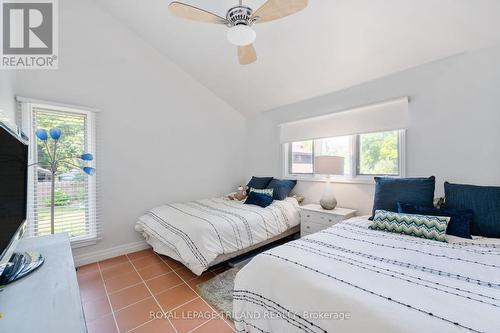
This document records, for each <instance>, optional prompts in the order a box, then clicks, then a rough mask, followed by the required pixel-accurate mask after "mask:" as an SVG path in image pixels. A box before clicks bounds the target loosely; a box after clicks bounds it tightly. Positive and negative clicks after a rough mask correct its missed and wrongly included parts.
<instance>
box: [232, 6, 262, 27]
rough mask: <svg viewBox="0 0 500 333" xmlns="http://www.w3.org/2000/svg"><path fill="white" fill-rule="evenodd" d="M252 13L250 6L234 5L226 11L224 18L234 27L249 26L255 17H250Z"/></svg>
mask: <svg viewBox="0 0 500 333" xmlns="http://www.w3.org/2000/svg"><path fill="white" fill-rule="evenodd" d="M252 14H253V10H252V8H249V7H245V6H236V7H233V8H231V9H229V10H228V11H227V14H226V20H227V22H228V25H229V26H230V27H234V26H236V25H247V26H251V25H252V24H254V23H255V21H256V19H255V18H252Z"/></svg>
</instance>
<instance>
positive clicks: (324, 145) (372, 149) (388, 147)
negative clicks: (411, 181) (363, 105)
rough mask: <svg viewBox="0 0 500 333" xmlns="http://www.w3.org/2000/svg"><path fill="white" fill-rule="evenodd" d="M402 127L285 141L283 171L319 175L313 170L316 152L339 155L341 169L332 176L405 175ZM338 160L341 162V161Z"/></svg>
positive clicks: (353, 178)
mask: <svg viewBox="0 0 500 333" xmlns="http://www.w3.org/2000/svg"><path fill="white" fill-rule="evenodd" d="M404 134H405V131H404V130H393V131H385V132H376V133H366V134H357V135H348V136H339V137H332V138H322V139H314V140H307V141H300V142H292V143H285V144H284V148H285V149H284V152H285V154H284V174H285V176H288V177H293V178H297V177H300V178H302V179H315V178H322V177H323V176H325V175H319V174H318V173H315V166H314V161H315V159H316V158H317V157H319V156H338V157H342V158H343V160H344V168H343V169H344V172H343V174H340V175H331V176H332V178H333V179H334V180H345V181H349V180H351V181H371V180H372V179H373V176H377V175H384V176H394V177H402V176H404V173H405V170H404V149H403V148H404ZM340 163H341V162H340Z"/></svg>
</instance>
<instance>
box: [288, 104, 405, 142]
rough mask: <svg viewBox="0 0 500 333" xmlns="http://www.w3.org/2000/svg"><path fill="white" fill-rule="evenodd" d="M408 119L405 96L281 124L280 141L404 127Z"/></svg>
mask: <svg viewBox="0 0 500 333" xmlns="http://www.w3.org/2000/svg"><path fill="white" fill-rule="evenodd" d="M409 122H410V114H409V109H408V97H403V98H398V99H396V100H391V101H387V102H382V103H377V104H372V105H369V106H364V107H359V108H355V109H350V110H346V111H340V112H336V113H331V114H328V115H323V116H319V117H314V118H308V119H304V120H299V121H294V122H288V123H283V124H280V125H279V126H280V141H281V143H287V142H294V141H301V140H308V139H317V138H327V137H336V136H344V135H352V134H359V133H370V132H379V131H389V130H395V129H405V128H407V127H408V125H409Z"/></svg>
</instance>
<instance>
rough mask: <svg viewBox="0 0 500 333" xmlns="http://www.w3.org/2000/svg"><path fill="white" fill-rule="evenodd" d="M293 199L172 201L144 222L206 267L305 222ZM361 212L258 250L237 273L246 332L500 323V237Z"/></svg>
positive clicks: (159, 244) (182, 256)
mask: <svg viewBox="0 0 500 333" xmlns="http://www.w3.org/2000/svg"><path fill="white" fill-rule="evenodd" d="M299 223H300V214H299V205H298V203H297V201H296V200H295V199H294V198H287V199H285V200H283V201H278V200H275V201H274V202H273V203H272V204H271V205H270V206H268V207H266V208H260V207H257V206H253V205H245V204H243V203H242V202H238V201H230V200H227V199H225V198H217V199H206V200H199V201H194V202H188V203H178V204H171V205H165V206H161V207H158V208H155V209H153V210H151V211H150V212H149V213H148V214H146V215H144V216H143V217H141V218H140V220H139V222H138V223H137V225H136V230H137V231H139V232H141V233H142V234H143V235H144V237H145V238H146V240H147V241H148V242H149V244H150V245H151V246H152V247H153V249H154V250H155V251H156V252H158V253H160V254H164V255H167V256H169V257H171V258H173V259H176V260H178V261H180V262H182V263H183V264H184V265H185V266H186V267H188V268H189V269H191V270H192V271H193V272H194V273H195V274H201V273H202V272H203V271H205V270H206V269H208V268H209V267H210V266H213V265H215V264H217V263H219V262H221V261H224V260H227V259H229V258H232V257H235V256H237V255H239V254H242V253H244V252H247V251H249V250H251V249H253V248H256V247H259V246H262V245H263V244H266V243H269V242H271V241H273V240H276V239H278V238H281V237H285V236H287V235H290V234H292V233H294V232H296V231H297V230H298V225H299ZM370 223H372V222H371V221H369V220H368V219H367V218H364V217H356V218H353V219H349V220H347V221H344V222H343V223H340V224H337V225H335V226H333V227H331V228H329V229H326V230H324V231H321V232H319V233H316V234H313V235H309V236H306V237H303V238H301V239H299V240H295V241H292V242H289V243H286V244H285V245H282V246H279V247H276V248H273V249H271V250H268V251H266V252H264V253H261V254H260V255H258V256H256V257H254V258H253V259H252V261H251V262H250V263H249V264H247V265H246V266H245V267H244V268H243V269H242V270H241V271H240V272H239V273H238V275H237V277H236V280H235V287H234V293H233V298H234V304H233V305H234V309H233V315H232V316H233V319H234V321H235V325H236V329H237V331H238V332H260V333H267V332H269V333H270V332H287V333H293V332H307V333H319V332H364V331H366V332H383V333H390V332H498V331H499V329H500V241H499V240H498V239H497V240H494V239H487V238H483V239H473V240H464V239H463V238H457V237H453V236H447V241H448V242H447V243H444V242H436V241H433V240H426V239H421V238H417V237H412V236H407V235H400V234H395V233H387V232H383V231H377V230H372V229H369V228H368V226H369V225H370Z"/></svg>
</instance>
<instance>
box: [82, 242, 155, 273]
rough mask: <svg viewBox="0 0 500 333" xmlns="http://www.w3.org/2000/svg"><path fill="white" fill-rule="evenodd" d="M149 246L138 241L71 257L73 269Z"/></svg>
mask: <svg viewBox="0 0 500 333" xmlns="http://www.w3.org/2000/svg"><path fill="white" fill-rule="evenodd" d="M150 247H151V246H150V245H149V244H148V243H146V242H145V241H139V242H134V243H128V244H123V245H118V246H115V247H112V248H109V249H105V250H99V251H94V252H89V253H85V254H80V255H77V256H73V259H74V261H75V267H78V266H82V265H86V264H91V263H94V262H96V261H99V260H105V259H109V258H113V257H117V256H121V255H123V254H127V253H131V252H135V251H140V250H145V249H147V248H150Z"/></svg>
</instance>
